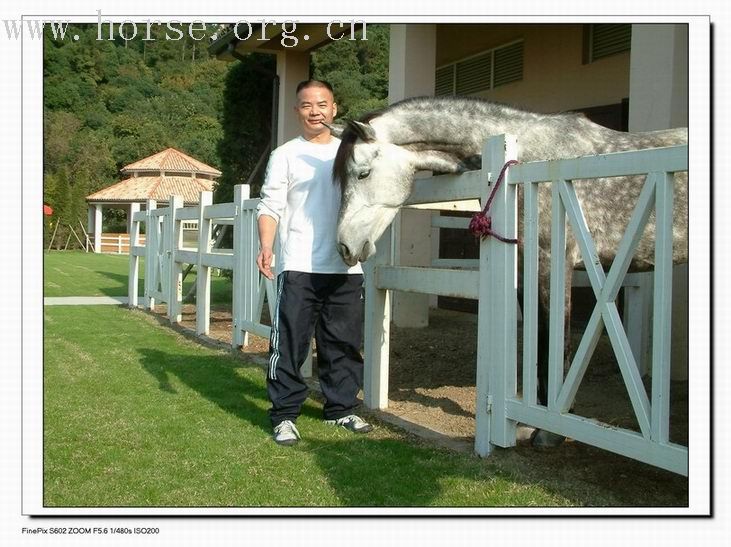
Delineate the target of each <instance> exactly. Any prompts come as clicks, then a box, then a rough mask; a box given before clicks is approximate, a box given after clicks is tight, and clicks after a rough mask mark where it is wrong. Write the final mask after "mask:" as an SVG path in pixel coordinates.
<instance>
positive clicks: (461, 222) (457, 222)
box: [431, 216, 471, 230]
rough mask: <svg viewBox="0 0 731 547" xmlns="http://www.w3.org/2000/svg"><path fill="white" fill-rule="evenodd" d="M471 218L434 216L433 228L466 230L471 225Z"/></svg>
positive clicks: (432, 220)
mask: <svg viewBox="0 0 731 547" xmlns="http://www.w3.org/2000/svg"><path fill="white" fill-rule="evenodd" d="M470 220H471V219H469V218H466V217H444V216H434V217H432V219H431V225H432V227H433V228H451V229H454V230H466V229H467V228H469V227H470Z"/></svg>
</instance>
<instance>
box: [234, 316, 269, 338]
mask: <svg viewBox="0 0 731 547" xmlns="http://www.w3.org/2000/svg"><path fill="white" fill-rule="evenodd" d="M241 330H245V331H246V332H250V333H252V334H256V335H257V336H261V337H262V338H267V339H268V338H269V335H270V334H271V332H272V328H271V327H268V326H267V325H262V324H261V323H254V322H252V321H246V320H244V321H242V322H241Z"/></svg>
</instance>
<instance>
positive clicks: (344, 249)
mask: <svg viewBox="0 0 731 547" xmlns="http://www.w3.org/2000/svg"><path fill="white" fill-rule="evenodd" d="M338 252H339V253H340V256H342V257H343V258H349V257H350V249H348V246H347V245H345V244H344V243H339V244H338Z"/></svg>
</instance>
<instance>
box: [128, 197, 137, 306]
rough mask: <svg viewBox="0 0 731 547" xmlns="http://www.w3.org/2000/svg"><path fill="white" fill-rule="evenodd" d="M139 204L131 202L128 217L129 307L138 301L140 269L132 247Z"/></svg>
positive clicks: (134, 241)
mask: <svg viewBox="0 0 731 547" xmlns="http://www.w3.org/2000/svg"><path fill="white" fill-rule="evenodd" d="M139 210H140V204H139V203H132V204H131V205H130V208H129V218H130V227H131V228H132V229H131V233H130V234H129V276H128V278H127V296H128V303H127V305H128V306H129V307H130V308H136V307H137V302H138V295H137V293H138V292H139V271H140V257H139V256H137V255H136V254H135V253H134V251H133V249H132V247H133V246H135V245H137V240H138V239H139V237H140V222H139V221H135V219H134V216H135V213H137V212H139Z"/></svg>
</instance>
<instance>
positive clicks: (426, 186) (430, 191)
mask: <svg viewBox="0 0 731 547" xmlns="http://www.w3.org/2000/svg"><path fill="white" fill-rule="evenodd" d="M484 190H485V189H484V188H483V183H482V181H481V179H480V171H468V172H466V173H462V174H461V175H439V176H438V177H428V178H420V179H415V180H414V189H413V191H412V192H411V195H410V196H409V198H408V199H407V200H406V203H405V205H417V204H425V203H438V202H445V201H461V200H466V199H479V198H480V196H482V194H483V193H484Z"/></svg>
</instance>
